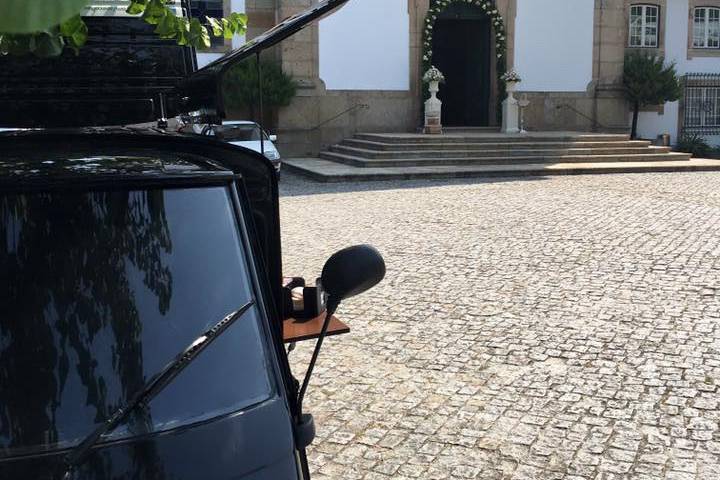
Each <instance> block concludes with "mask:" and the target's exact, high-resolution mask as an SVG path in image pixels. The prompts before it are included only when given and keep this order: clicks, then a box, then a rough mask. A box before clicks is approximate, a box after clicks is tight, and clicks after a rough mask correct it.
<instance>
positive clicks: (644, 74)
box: [623, 52, 682, 138]
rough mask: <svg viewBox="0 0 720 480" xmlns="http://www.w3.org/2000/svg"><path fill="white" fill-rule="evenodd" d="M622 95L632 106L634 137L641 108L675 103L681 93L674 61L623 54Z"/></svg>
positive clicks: (651, 56)
mask: <svg viewBox="0 0 720 480" xmlns="http://www.w3.org/2000/svg"><path fill="white" fill-rule="evenodd" d="M623 86H624V87H625V97H626V98H627V99H628V101H629V102H630V103H631V105H632V107H633V122H632V138H635V137H636V136H637V122H638V116H639V113H640V107H644V106H649V105H662V104H664V103H665V102H674V101H675V100H677V99H678V98H680V95H681V94H682V89H681V87H680V82H679V80H678V77H677V72H676V70H675V64H674V63H671V64H668V65H666V64H665V59H664V58H663V57H661V56H656V55H649V54H646V53H641V52H633V53H630V54H628V55H627V56H626V57H625V67H624V72H623Z"/></svg>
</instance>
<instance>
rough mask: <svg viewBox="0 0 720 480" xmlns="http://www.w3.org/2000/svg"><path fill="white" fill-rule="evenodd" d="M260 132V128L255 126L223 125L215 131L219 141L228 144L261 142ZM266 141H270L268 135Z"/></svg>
mask: <svg viewBox="0 0 720 480" xmlns="http://www.w3.org/2000/svg"><path fill="white" fill-rule="evenodd" d="M260 132H261V130H260V127H259V126H258V125H255V124H247V125H223V126H222V127H218V128H216V129H215V135H216V136H217V137H218V139H220V140H225V141H226V142H259V141H260ZM264 140H265V141H267V140H268V136H267V135H264Z"/></svg>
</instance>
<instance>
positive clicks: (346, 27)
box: [319, 0, 410, 90]
mask: <svg viewBox="0 0 720 480" xmlns="http://www.w3.org/2000/svg"><path fill="white" fill-rule="evenodd" d="M319 34H320V39H319V40H320V52H319V53H320V66H319V67H320V78H321V79H322V80H323V81H324V82H325V86H326V87H327V89H328V90H408V89H409V88H410V19H409V14H408V2H407V0H351V1H350V2H349V3H348V4H347V5H346V6H344V7H343V8H341V9H340V11H338V12H337V13H334V14H333V15H330V16H329V17H327V18H325V19H324V20H322V21H320V31H319Z"/></svg>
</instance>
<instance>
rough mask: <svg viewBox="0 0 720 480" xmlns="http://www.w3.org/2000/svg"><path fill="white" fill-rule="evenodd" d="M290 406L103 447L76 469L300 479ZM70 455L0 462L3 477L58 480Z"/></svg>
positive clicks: (186, 477) (124, 475) (88, 475)
mask: <svg viewBox="0 0 720 480" xmlns="http://www.w3.org/2000/svg"><path fill="white" fill-rule="evenodd" d="M288 419H289V416H288V413H287V407H286V406H285V402H284V401H283V399H282V398H280V397H276V398H274V399H272V400H270V401H268V402H265V403H263V404H261V405H258V406H257V407H255V408H253V409H250V410H246V411H243V412H240V413H237V414H232V415H228V416H226V417H224V418H219V419H213V420H211V421H208V422H206V423H202V424H196V425H191V426H188V427H185V428H180V429H177V430H172V431H169V432H165V433H160V434H156V435H149V436H145V437H136V438H132V439H130V440H126V441H120V442H114V443H105V444H102V445H99V446H98V447H97V448H95V449H94V450H93V452H92V454H91V456H90V457H89V458H88V459H87V460H86V462H85V463H83V465H82V466H81V467H80V468H79V469H78V470H77V471H76V473H75V476H74V478H77V479H88V480H105V479H109V478H113V479H153V480H170V479H172V480H197V479H200V478H207V479H213V480H230V479H243V480H260V479H263V480H280V479H283V480H284V479H292V478H297V476H298V473H297V467H296V459H295V456H294V445H293V442H292V438H293V437H292V429H291V426H290V422H289V420H288ZM66 453H67V451H57V452H53V453H49V454H45V455H33V456H26V457H20V458H15V459H9V460H0V478H4V479H17V480H25V479H27V480H30V479H32V480H56V479H58V478H59V474H58V466H59V465H62V459H63V456H64V455H65V454H66Z"/></svg>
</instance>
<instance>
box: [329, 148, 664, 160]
mask: <svg viewBox="0 0 720 480" xmlns="http://www.w3.org/2000/svg"><path fill="white" fill-rule="evenodd" d="M330 152H333V153H341V154H343V155H350V156H355V157H361V158H368V159H403V160H405V159H411V158H438V159H439V158H484V157H562V156H577V155H639V154H652V153H654V154H657V153H668V152H670V148H669V147H647V146H641V147H603V148H542V147H540V146H538V147H534V148H527V147H523V148H507V149H490V148H475V149H472V150H455V149H453V150H450V149H441V150H402V151H396V150H369V149H365V148H357V147H354V146H348V145H342V144H341V145H333V146H331V147H330Z"/></svg>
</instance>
